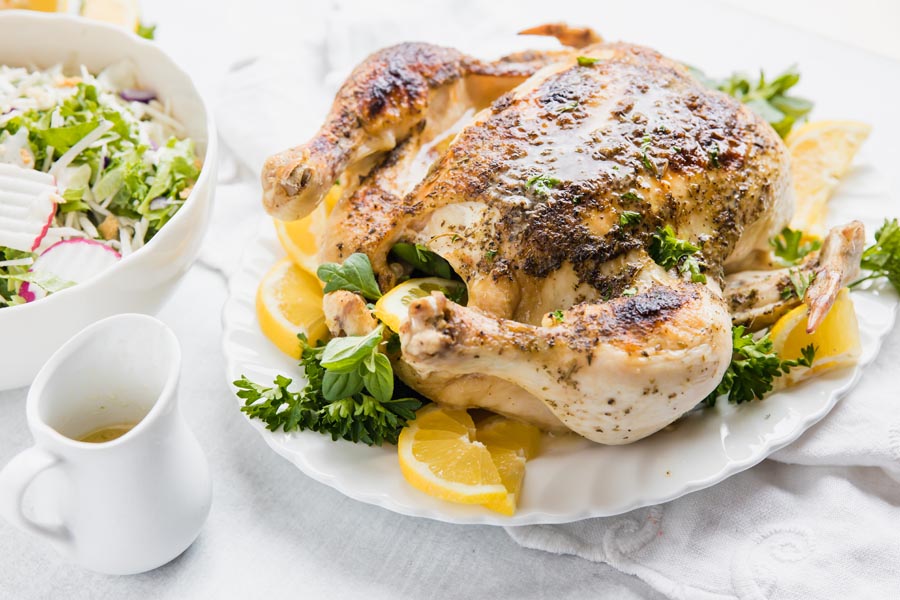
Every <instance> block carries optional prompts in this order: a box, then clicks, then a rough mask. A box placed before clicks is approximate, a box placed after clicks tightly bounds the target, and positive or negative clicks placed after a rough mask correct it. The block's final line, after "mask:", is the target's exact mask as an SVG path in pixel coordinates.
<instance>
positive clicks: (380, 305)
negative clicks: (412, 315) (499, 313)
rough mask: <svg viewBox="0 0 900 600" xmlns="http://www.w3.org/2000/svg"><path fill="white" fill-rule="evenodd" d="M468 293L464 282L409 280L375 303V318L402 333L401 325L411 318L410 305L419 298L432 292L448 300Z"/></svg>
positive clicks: (431, 278)
mask: <svg viewBox="0 0 900 600" xmlns="http://www.w3.org/2000/svg"><path fill="white" fill-rule="evenodd" d="M465 291H466V284H464V283H463V282H462V281H454V280H452V279H442V278H440V277H424V278H421V279H409V280H407V281H404V282H403V283H401V284H400V285H398V286H397V287H395V288H393V289H392V290H391V291H389V292H388V293H387V294H385V295H384V296H382V297H381V298H379V299H378V302H376V303H375V316H376V317H378V318H379V319H381V321H382V322H383V323H384V324H385V325H387V326H388V327H390V328H391V329H392V330H393V331H398V332H399V331H400V325H402V324H403V322H404V321H405V320H406V319H408V318H409V304H410V302H412V301H413V300H416V299H418V298H425V297H427V296H430V295H431V292H443V293H444V294H445V295H446V296H447V297H448V298H451V299H453V298H459V297H460V296H461V295H462V294H464V293H465Z"/></svg>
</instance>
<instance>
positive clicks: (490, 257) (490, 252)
mask: <svg viewBox="0 0 900 600" xmlns="http://www.w3.org/2000/svg"><path fill="white" fill-rule="evenodd" d="M495 256H497V251H496V250H488V251H487V252H485V253H484V257H485V258H486V259H488V260H494V257H495Z"/></svg>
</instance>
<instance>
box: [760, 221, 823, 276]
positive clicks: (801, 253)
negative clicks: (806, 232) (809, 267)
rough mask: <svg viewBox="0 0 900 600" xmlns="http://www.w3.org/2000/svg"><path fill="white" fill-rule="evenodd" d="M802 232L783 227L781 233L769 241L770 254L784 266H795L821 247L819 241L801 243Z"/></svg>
mask: <svg viewBox="0 0 900 600" xmlns="http://www.w3.org/2000/svg"><path fill="white" fill-rule="evenodd" d="M802 239H803V232H802V231H799V230H796V229H791V228H790V227H785V228H784V229H782V230H781V233H780V234H778V235H777V236H775V237H773V238H772V239H770V240H769V245H770V246H772V252H774V254H775V256H776V257H777V258H778V259H780V262H781V263H782V264H783V265H785V266H791V265H796V264H797V263H798V262H800V261H801V260H802V259H803V258H805V257H806V255H807V254H809V253H810V252H814V251H816V250H818V249H819V248H821V247H822V242H821V240H812V241H809V242H804V243H801V240H802Z"/></svg>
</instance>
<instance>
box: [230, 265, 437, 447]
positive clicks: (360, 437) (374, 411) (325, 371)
mask: <svg viewBox="0 0 900 600" xmlns="http://www.w3.org/2000/svg"><path fill="white" fill-rule="evenodd" d="M318 275H319V278H320V279H321V280H322V281H324V282H325V292H326V293H328V292H333V291H337V290H346V291H349V292H353V293H356V294H360V295H361V296H363V297H364V298H367V299H369V300H377V299H378V298H380V297H381V289H380V288H379V287H378V282H377V281H376V280H375V274H374V272H373V270H372V263H371V262H370V261H369V257H368V256H366V255H365V254H360V253H356V254H352V255H350V256H349V257H348V258H347V260H345V261H344V263H343V264H340V265H338V264H334V263H326V264H324V265H322V266H321V267H319V270H318ZM384 331H385V328H384V324H379V325H378V326H377V327H376V328H375V329H373V330H372V331H371V332H370V333H368V334H366V335H359V336H344V337H337V338H333V339H331V340H330V341H329V342H328V343H327V344H325V345H319V346H315V347H313V346H311V345H310V344H309V342H308V340H307V339H306V336H304V335H302V334H301V335H300V336H298V337H299V338H300V342H301V348H302V350H301V355H300V366H301V367H303V372H304V374H305V375H306V386H305V387H304V388H303V389H302V390H300V391H299V392H295V391H292V390H291V389H290V385H291V383H292V380H291V379H290V378H288V377H284V376H283V375H279V376H277V377H276V378H275V380H274V382H273V384H272V386H271V387H266V386H262V385H259V384H257V383H254V382H252V381H250V380H249V379H247V378H246V377H244V376H241V378H240V379H238V380H237V381H235V382H234V386H235V387H236V388H237V389H238V391H237V396H238V397H239V398H241V399H243V400H244V406H243V407H241V410H242V411H243V412H245V413H246V414H247V415H248V416H250V417H251V418H256V419H260V420H262V421H264V422H265V423H266V427H267V428H268V429H270V430H272V431H277V430H278V429H282V430H284V431H303V430H310V431H317V432H319V433H323V434H327V435H331V439H333V440H337V439H345V440H349V441H351V442H362V443H364V444H368V445H370V446H373V445H374V446H380V445H381V444H383V443H385V442H387V443H389V444H396V443H397V438H398V436H399V435H400V431H401V430H402V429H403V427H405V426H406V424H407V422H409V421H411V420H412V419H415V418H416V409H418V408H419V407H420V406H421V405H422V403H421V401H419V400H418V399H416V398H394V370H393V368H392V367H391V361H390V359H388V357H387V356H386V355H385V354H383V353H382V352H381V345H382V342H383V340H384ZM397 342H399V338H397V337H396V335H394V336H391V337H390V338H389V340H388V343H387V349H388V351H396V350H397V349H398V348H397V346H399V344H398V343H397Z"/></svg>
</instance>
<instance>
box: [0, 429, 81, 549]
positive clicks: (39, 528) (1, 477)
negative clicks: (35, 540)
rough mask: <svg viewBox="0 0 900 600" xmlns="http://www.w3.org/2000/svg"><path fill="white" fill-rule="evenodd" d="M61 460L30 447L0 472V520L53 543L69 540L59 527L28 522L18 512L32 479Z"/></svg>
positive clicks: (66, 532) (25, 517) (24, 516)
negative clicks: (3, 519) (4, 520)
mask: <svg viewBox="0 0 900 600" xmlns="http://www.w3.org/2000/svg"><path fill="white" fill-rule="evenodd" d="M61 462H62V460H61V459H60V458H59V457H58V456H55V455H53V454H50V453H49V452H47V451H46V450H42V449H41V448H38V447H37V446H32V447H31V448H29V449H28V450H25V451H23V452H20V453H19V454H18V455H16V456H15V458H13V459H12V460H11V461H9V463H8V464H7V465H6V466H5V467H4V468H3V470H2V471H0V516H2V517H4V518H5V519H6V520H7V521H9V522H10V523H12V524H13V525H15V526H16V527H18V528H19V529H21V530H23V531H27V532H30V533H33V534H35V535H38V536H41V537H45V538H49V539H51V540H53V541H56V542H65V541H68V539H69V531H68V529H66V528H65V526H62V525H45V524H42V523H37V522H35V521H33V520H31V519H29V518H28V517H27V516H26V515H25V512H24V511H23V510H22V500H23V499H24V497H25V492H26V491H27V490H28V487H29V486H30V485H31V483H32V482H33V481H34V478H35V477H37V476H38V475H40V474H41V473H42V472H44V471H46V470H47V469H49V468H51V467H55V466H57V465H59V464H60V463H61Z"/></svg>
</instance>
